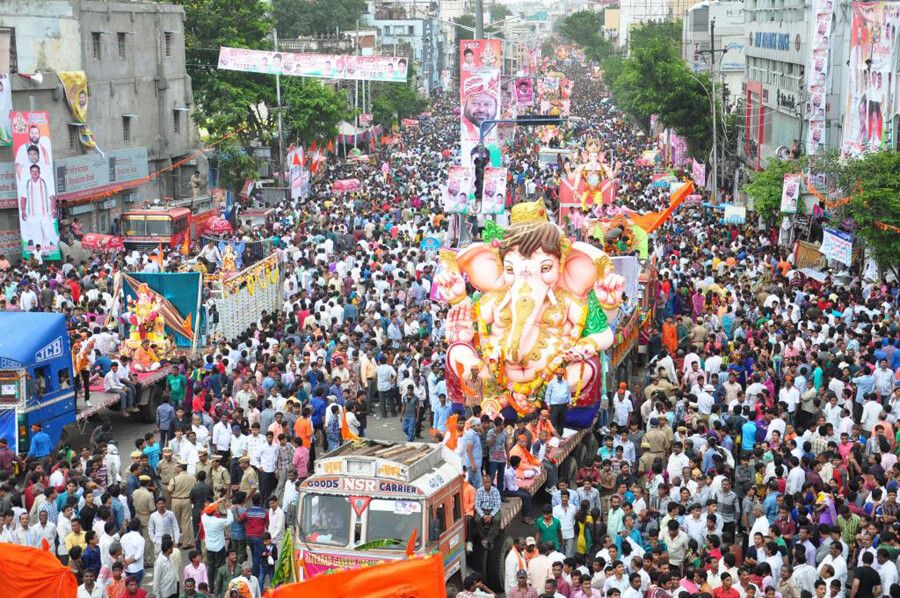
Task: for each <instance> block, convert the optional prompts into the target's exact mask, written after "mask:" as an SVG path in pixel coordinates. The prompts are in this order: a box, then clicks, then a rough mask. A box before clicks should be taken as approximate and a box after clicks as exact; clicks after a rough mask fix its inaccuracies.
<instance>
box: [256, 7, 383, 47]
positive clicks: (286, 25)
mask: <svg viewBox="0 0 900 598" xmlns="http://www.w3.org/2000/svg"><path fill="white" fill-rule="evenodd" d="M272 8H273V14H274V17H275V22H276V23H277V25H278V35H280V36H281V37H284V38H295V37H299V36H301V35H316V34H323V33H334V32H335V30H336V29H337V30H340V31H349V30H351V29H355V28H356V24H357V20H358V19H359V18H360V17H361V16H362V15H363V14H364V13H365V12H366V0H274V1H273V3H272Z"/></svg>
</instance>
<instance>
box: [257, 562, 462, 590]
mask: <svg viewBox="0 0 900 598" xmlns="http://www.w3.org/2000/svg"><path fill="white" fill-rule="evenodd" d="M443 560H444V556H443V555H442V554H441V553H440V552H436V553H434V554H432V555H430V556H427V557H424V558H412V559H406V560H402V561H391V562H386V563H383V564H380V565H375V566H373V567H362V568H359V569H346V570H343V571H337V572H335V573H332V574H330V575H317V576H316V577H313V578H312V579H309V580H307V581H302V582H299V583H291V584H287V585H282V586H278V587H277V588H274V589H273V590H271V598H307V597H308V596H330V597H332V598H344V597H346V596H365V597H366V598H395V597H396V596H409V597H411V598H412V597H415V598H446V596H447V587H446V585H445V584H446V582H445V581H444V562H443Z"/></svg>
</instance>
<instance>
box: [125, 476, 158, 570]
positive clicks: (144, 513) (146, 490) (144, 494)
mask: <svg viewBox="0 0 900 598" xmlns="http://www.w3.org/2000/svg"><path fill="white" fill-rule="evenodd" d="M138 481H139V482H140V483H141V486H140V488H138V489H137V490H135V491H134V492H132V494H131V502H132V503H133V504H134V515H135V517H137V518H138V519H139V520H140V522H141V535H143V536H144V565H145V566H147V567H149V566H151V565H152V563H153V542H152V540H151V539H150V513H152V512H153V511H155V510H156V500H155V499H154V498H153V493H152V492H150V482H151V481H153V480H152V478H150V476H148V475H141V476H139V477H138Z"/></svg>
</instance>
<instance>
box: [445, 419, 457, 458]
mask: <svg viewBox="0 0 900 598" xmlns="http://www.w3.org/2000/svg"><path fill="white" fill-rule="evenodd" d="M458 419H459V414H458V413H454V414H453V415H451V416H450V417H448V418H447V433H448V434H449V436H447V442H446V443H445V444H446V445H447V448H448V449H450V450H451V451H455V450H456V443H457V441H458V440H459V430H457V429H456V421H457V420H458Z"/></svg>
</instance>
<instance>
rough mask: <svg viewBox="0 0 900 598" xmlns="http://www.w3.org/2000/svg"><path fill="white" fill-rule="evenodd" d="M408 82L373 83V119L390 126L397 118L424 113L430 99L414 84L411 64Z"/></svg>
mask: <svg viewBox="0 0 900 598" xmlns="http://www.w3.org/2000/svg"><path fill="white" fill-rule="evenodd" d="M408 74H409V77H408V79H407V81H408V82H407V83H406V84H402V83H374V84H372V120H373V121H374V122H375V124H378V125H382V126H383V127H385V128H389V127H390V126H391V123H392V122H393V121H394V118H395V115H396V118H397V119H401V118H410V117H412V116H416V115H417V114H420V113H422V112H423V111H424V110H425V109H426V108H427V107H428V100H427V99H425V98H423V97H421V96H420V95H419V94H418V93H417V92H416V88H415V87H414V86H413V84H412V81H414V80H415V71H414V68H413V65H410V69H409V71H408Z"/></svg>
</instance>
